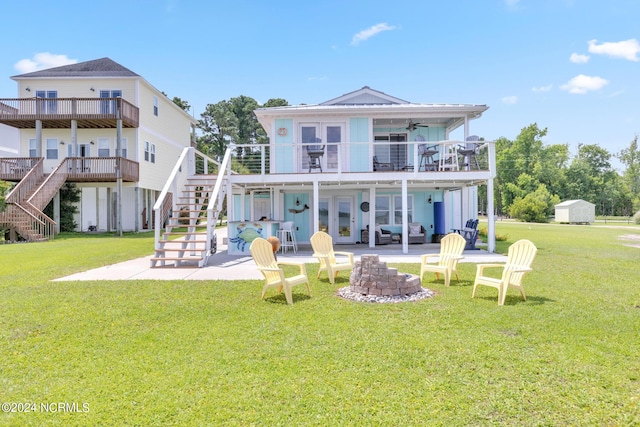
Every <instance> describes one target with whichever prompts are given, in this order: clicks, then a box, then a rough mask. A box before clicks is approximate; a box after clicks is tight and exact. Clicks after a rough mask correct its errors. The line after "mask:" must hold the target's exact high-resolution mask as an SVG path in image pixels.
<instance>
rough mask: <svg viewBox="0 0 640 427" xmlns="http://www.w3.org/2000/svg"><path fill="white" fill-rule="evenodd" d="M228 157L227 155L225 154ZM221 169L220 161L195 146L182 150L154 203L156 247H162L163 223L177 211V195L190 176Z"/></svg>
mask: <svg viewBox="0 0 640 427" xmlns="http://www.w3.org/2000/svg"><path fill="white" fill-rule="evenodd" d="M226 158H227V156H226V155H225V159H226ZM220 170H222V167H221V166H220V165H219V164H218V162H216V161H215V160H213V159H211V158H210V157H208V156H207V155H206V154H203V153H201V152H199V151H198V150H196V149H195V148H193V147H187V148H185V149H184V150H182V153H181V154H180V157H179V158H178V160H177V162H176V164H175V166H174V167H173V170H172V171H171V174H170V175H169V178H168V179H167V182H166V183H165V185H164V188H163V189H162V191H161V192H160V196H158V199H157V200H156V203H155V204H154V205H153V211H154V220H155V222H154V232H155V242H156V249H160V248H159V242H160V236H161V234H162V228H163V224H165V222H166V221H167V219H168V218H169V216H170V214H171V211H173V212H176V211H177V203H178V200H179V199H178V197H176V196H175V195H176V194H179V193H180V191H182V189H183V188H184V186H185V184H186V183H187V180H188V178H189V177H191V176H194V175H209V174H214V173H219V171H220ZM217 184H218V183H217V182H216V185H217Z"/></svg>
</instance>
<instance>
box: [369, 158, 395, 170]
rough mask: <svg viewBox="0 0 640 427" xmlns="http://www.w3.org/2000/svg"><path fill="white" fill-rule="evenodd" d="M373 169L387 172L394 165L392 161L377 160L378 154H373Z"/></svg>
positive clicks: (393, 168) (393, 167) (392, 168)
mask: <svg viewBox="0 0 640 427" xmlns="http://www.w3.org/2000/svg"><path fill="white" fill-rule="evenodd" d="M373 170H374V172H389V171H394V170H395V166H394V164H393V163H382V162H379V161H378V156H373Z"/></svg>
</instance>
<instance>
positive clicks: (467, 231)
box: [451, 219, 479, 250]
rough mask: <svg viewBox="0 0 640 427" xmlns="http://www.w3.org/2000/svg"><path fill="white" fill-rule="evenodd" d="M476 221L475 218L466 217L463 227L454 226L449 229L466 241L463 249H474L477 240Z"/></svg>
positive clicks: (477, 221)
mask: <svg viewBox="0 0 640 427" xmlns="http://www.w3.org/2000/svg"><path fill="white" fill-rule="evenodd" d="M478 223H479V220H477V219H468V220H467V223H466V224H465V226H464V228H454V229H452V230H451V231H453V232H454V233H458V234H459V235H461V236H462V237H464V239H465V240H466V241H467V246H466V247H465V249H470V250H472V249H476V240H478V234H479V230H478Z"/></svg>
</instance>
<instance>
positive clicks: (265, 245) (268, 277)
mask: <svg viewBox="0 0 640 427" xmlns="http://www.w3.org/2000/svg"><path fill="white" fill-rule="evenodd" d="M249 250H250V251H251V256H252V257H253V261H254V262H255V263H256V266H258V270H260V272H261V273H262V275H263V276H264V287H263V288H262V298H264V295H265V293H266V292H267V289H269V288H272V287H275V288H278V292H281V291H282V290H283V289H284V296H285V298H286V299H287V304H293V297H292V296H291V288H292V287H293V286H295V285H301V284H303V283H305V284H306V285H307V293H308V294H309V296H311V288H309V279H308V278H307V270H306V268H305V266H304V264H303V263H299V262H286V261H280V262H278V261H276V258H275V256H274V255H273V246H272V245H271V243H269V242H268V241H267V240H265V239H262V238H257V239H255V240H254V241H253V242H252V243H251V247H250V248H249ZM282 265H293V266H297V267H298V268H299V273H298V274H297V275H295V276H290V277H285V275H284V271H283V269H282V268H281V266H282Z"/></svg>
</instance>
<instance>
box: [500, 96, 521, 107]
mask: <svg viewBox="0 0 640 427" xmlns="http://www.w3.org/2000/svg"><path fill="white" fill-rule="evenodd" d="M516 102H518V97H517V96H505V97H504V98H502V103H503V104H507V105H513V104H515V103H516Z"/></svg>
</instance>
